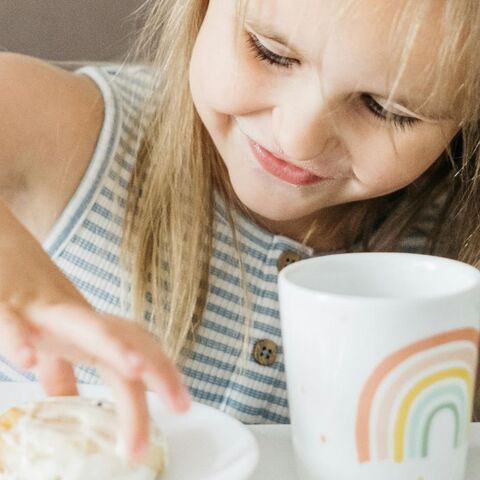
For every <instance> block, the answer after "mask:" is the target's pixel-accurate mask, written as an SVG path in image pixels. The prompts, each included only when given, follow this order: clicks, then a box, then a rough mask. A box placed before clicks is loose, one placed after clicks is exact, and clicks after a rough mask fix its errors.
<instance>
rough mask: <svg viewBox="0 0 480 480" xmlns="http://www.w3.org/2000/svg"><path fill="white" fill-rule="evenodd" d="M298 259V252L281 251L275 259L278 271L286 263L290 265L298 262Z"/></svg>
mask: <svg viewBox="0 0 480 480" xmlns="http://www.w3.org/2000/svg"><path fill="white" fill-rule="evenodd" d="M299 260H300V254H299V253H297V252H294V251H292V250H287V251H285V252H283V253H282V254H281V255H280V256H279V257H278V261H277V268H278V271H279V272H280V270H282V269H284V268H285V267H286V266H287V265H290V264H291V263H295V262H298V261H299Z"/></svg>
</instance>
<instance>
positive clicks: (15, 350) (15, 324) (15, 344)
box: [0, 306, 37, 368]
mask: <svg viewBox="0 0 480 480" xmlns="http://www.w3.org/2000/svg"><path fill="white" fill-rule="evenodd" d="M0 331H1V332H2V334H1V335H0V351H1V352H2V353H3V354H4V355H5V356H6V357H7V358H8V359H9V360H11V361H12V362H13V363H14V364H15V365H16V366H17V367H18V368H32V367H34V366H35V364H36V362H37V356H36V353H35V349H34V347H33V345H32V341H31V331H30V328H29V327H28V324H27V322H26V321H25V319H24V318H23V317H22V316H21V315H20V314H19V313H18V312H17V311H15V310H14V309H12V308H10V307H4V306H2V307H0Z"/></svg>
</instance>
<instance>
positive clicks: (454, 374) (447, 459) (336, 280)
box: [279, 253, 480, 480]
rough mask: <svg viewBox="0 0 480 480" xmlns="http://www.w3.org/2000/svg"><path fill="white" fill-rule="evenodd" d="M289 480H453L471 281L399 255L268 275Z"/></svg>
mask: <svg viewBox="0 0 480 480" xmlns="http://www.w3.org/2000/svg"><path fill="white" fill-rule="evenodd" d="M279 297H280V316H281V324H282V335H283V345H284V354H285V364H286V375H287V387H288V395H289V405H290V415H291V423H292V440H293V447H294V451H295V456H296V459H297V467H298V470H299V478H300V479H301V480H310V479H315V480H317V479H318V480H462V479H463V478H464V473H465V464H466V454H467V450H468V437H469V426H470V420H471V414H472V405H473V398H474V390H475V377H476V370H477V353H478V342H479V328H480V272H479V271H478V270H477V269H476V268H474V267H472V266H469V265H467V264H464V263H461V262H457V261H454V260H449V259H445V258H440V257H433V256H428V255H416V254H408V253H351V254H339V255H327V256H322V257H315V258H311V259H308V260H303V261H300V262H297V263H294V264H291V265H289V266H288V267H286V268H285V269H283V270H282V271H281V272H280V275H279Z"/></svg>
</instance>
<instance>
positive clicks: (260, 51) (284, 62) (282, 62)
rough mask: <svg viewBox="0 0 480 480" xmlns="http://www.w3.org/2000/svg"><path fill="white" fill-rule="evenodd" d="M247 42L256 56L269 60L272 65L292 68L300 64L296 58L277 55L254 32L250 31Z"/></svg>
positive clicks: (262, 59)
mask: <svg viewBox="0 0 480 480" xmlns="http://www.w3.org/2000/svg"><path fill="white" fill-rule="evenodd" d="M247 42H248V47H249V49H250V51H252V52H253V53H254V54H255V58H257V59H258V60H261V61H264V62H268V63H269V64H271V65H275V66H276V67H281V68H291V67H293V66H294V65H300V62H299V61H298V60H296V59H294V58H289V57H283V56H281V55H277V54H276V53H273V52H272V51H271V50H269V49H268V48H267V47H265V45H263V43H261V42H260V40H259V39H258V37H257V36H256V35H254V34H253V33H250V32H248V34H247Z"/></svg>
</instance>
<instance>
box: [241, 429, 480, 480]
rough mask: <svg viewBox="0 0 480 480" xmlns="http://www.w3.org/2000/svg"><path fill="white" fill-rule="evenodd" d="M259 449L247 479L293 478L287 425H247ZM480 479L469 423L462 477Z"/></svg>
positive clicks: (479, 432) (479, 439)
mask: <svg viewBox="0 0 480 480" xmlns="http://www.w3.org/2000/svg"><path fill="white" fill-rule="evenodd" d="M249 429H250V431H251V432H252V433H253V434H254V435H255V438H256V439H257V441H258V446H259V448H260V460H259V463H258V467H257V469H256V471H255V473H254V474H253V476H252V477H251V479H250V480H295V479H296V478H297V477H296V474H295V467H294V461H293V452H292V446H291V442H290V425H249ZM479 478H480V423H474V424H472V437H471V442H470V450H469V455H468V468H467V476H466V478H465V480H478V479H479Z"/></svg>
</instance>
